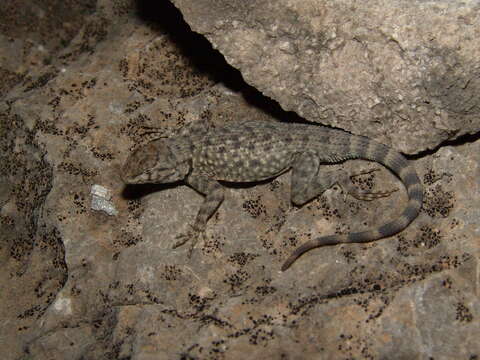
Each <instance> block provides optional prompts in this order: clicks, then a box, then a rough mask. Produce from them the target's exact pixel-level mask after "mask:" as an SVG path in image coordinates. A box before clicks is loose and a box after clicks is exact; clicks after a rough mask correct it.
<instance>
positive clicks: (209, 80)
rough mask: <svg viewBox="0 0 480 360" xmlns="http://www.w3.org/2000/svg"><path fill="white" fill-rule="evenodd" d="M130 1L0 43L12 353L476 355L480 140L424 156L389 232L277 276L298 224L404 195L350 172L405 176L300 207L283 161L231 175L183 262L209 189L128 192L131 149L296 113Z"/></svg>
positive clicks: (1, 310) (6, 323)
mask: <svg viewBox="0 0 480 360" xmlns="http://www.w3.org/2000/svg"><path fill="white" fill-rule="evenodd" d="M32 3H33V2H32ZM32 3H30V2H29V3H28V4H27V5H25V6H31V4H32ZM40 3H41V2H40ZM151 4H153V3H151ZM240 4H247V3H246V2H245V3H239V6H240ZM134 5H135V4H134V3H129V2H128V1H110V0H104V1H99V3H98V7H97V8H95V9H89V11H87V13H85V12H84V11H80V12H79V13H78V14H77V16H78V17H79V18H77V17H75V16H71V17H69V16H65V18H68V19H76V20H70V21H72V22H74V23H75V24H82V25H78V32H77V33H76V35H75V36H73V37H72V38H71V40H69V42H68V43H67V44H65V45H64V47H61V48H60V49H58V48H57V47H56V46H54V45H52V46H48V44H55V37H56V36H57V35H56V32H55V31H50V33H48V32H46V33H44V32H42V34H43V35H44V36H48V35H49V36H50V37H48V39H46V40H41V39H42V37H41V36H39V35H38V34H37V35H36V36H35V37H33V40H30V41H33V44H34V46H26V47H23V45H22V44H23V43H24V42H27V40H26V39H25V36H26V35H25V34H26V33H28V32H19V33H18V34H15V33H14V32H11V33H8V34H7V35H5V34H4V36H5V38H8V37H10V38H12V39H13V40H12V41H10V40H8V41H5V42H1V41H0V46H4V47H2V48H1V49H0V54H5V55H4V57H3V58H2V59H5V61H4V62H2V63H1V64H0V67H3V68H5V69H8V71H5V72H2V74H3V75H4V76H6V77H7V78H8V81H10V83H9V84H10V85H9V87H4V88H3V90H4V91H5V95H4V96H3V97H2V98H1V99H0V134H1V136H0V149H1V152H0V165H1V167H0V170H1V171H0V227H1V231H0V240H1V242H0V317H1V319H2V321H1V322H0V348H1V349H2V358H6V359H16V360H17V359H18V360H20V359H22V360H23V359H27V358H34V359H40V360H42V359H49V360H50V359H65V358H69V359H72V360H73V359H193V358H197V359H237V358H238V359H244V358H245V357H246V354H248V357H251V358H257V357H258V358H288V359H302V358H327V359H328V358H334V359H337V358H357V359H363V358H369V359H372V358H385V359H405V358H408V359H425V358H435V359H448V358H467V359H468V358H472V359H474V358H476V357H478V356H479V355H480V349H479V343H478V340H477V339H478V333H479V332H480V325H479V321H478V319H479V315H480V303H479V300H478V289H479V285H480V284H479V277H478V268H479V262H478V255H479V242H478V238H479V235H480V234H479V228H480V225H479V219H480V216H479V215H480V214H479V211H478V209H479V208H480V203H479V202H480V185H479V181H478V179H479V178H480V168H479V163H480V158H479V156H480V143H479V142H478V141H477V140H476V139H475V138H472V139H470V140H471V141H465V142H463V143H459V142H458V143H457V144H455V146H453V144H451V145H450V146H445V147H442V148H441V149H439V150H438V151H435V152H432V153H431V154H429V155H428V156H418V159H417V160H416V161H415V167H416V168H417V170H418V172H419V175H420V178H421V180H422V182H423V184H424V187H425V199H426V200H425V204H424V207H423V210H422V213H421V214H420V216H419V218H418V219H417V220H416V221H415V222H414V223H413V224H412V225H411V226H409V227H408V228H407V229H406V230H405V231H404V232H402V233H400V234H399V235H397V236H394V237H391V238H389V239H385V240H382V241H378V242H375V243H371V244H364V245H358V244H357V245H343V246H335V247H329V248H323V249H317V250H315V251H312V252H310V253H309V254H306V255H305V256H303V257H302V258H301V259H300V260H299V261H298V262H297V263H295V264H294V266H293V267H292V268H291V269H290V270H289V271H287V272H285V273H281V272H279V268H280V266H281V264H282V262H283V261H284V260H285V258H286V257H287V256H288V255H289V254H290V252H291V251H292V250H293V249H294V248H295V246H297V245H298V244H300V243H302V242H304V241H306V240H307V239H309V238H312V237H316V236H319V235H324V234H327V233H334V232H348V231H352V230H361V229H366V228H370V227H372V226H377V225H379V224H381V223H383V222H384V221H386V220H389V219H391V218H393V217H395V216H397V215H398V214H399V213H400V211H401V208H402V207H403V206H404V205H405V194H404V191H403V188H402V185H401V184H400V183H399V182H398V180H397V179H396V178H395V177H394V176H393V175H391V174H390V173H389V172H388V171H387V170H385V169H382V171H377V172H374V173H371V174H367V175H362V176H359V177H356V178H354V181H355V182H356V184H357V185H358V186H360V187H362V188H363V189H372V188H373V189H375V190H382V189H392V188H398V189H399V191H397V192H395V193H393V194H392V195H391V196H390V197H388V198H383V199H380V200H377V201H374V202H370V203H368V202H367V203H366V202H361V201H357V200H355V199H352V198H350V197H345V196H344V194H343V193H342V192H341V191H340V189H331V190H328V191H327V192H326V193H325V194H324V195H322V196H321V197H319V198H318V199H316V200H315V201H312V202H311V203H309V204H307V205H306V206H304V207H302V208H295V207H293V206H292V205H291V203H290V200H289V188H290V181H289V174H288V173H287V174H284V175H283V176H281V177H280V178H278V179H276V180H274V181H273V182H270V183H262V184H258V185H257V186H252V187H233V188H231V189H229V190H228V191H227V192H226V199H225V202H224V204H223V205H222V206H221V208H220V209H219V212H218V214H217V215H216V216H214V218H213V219H211V220H210V222H209V224H208V227H207V239H206V241H205V242H200V243H199V244H198V245H197V247H196V249H195V250H194V253H193V256H192V258H190V259H189V258H188V257H187V252H188V248H187V247H184V248H179V249H176V250H172V248H171V247H172V244H173V243H174V242H175V236H176V235H177V234H179V233H182V232H184V231H186V230H187V229H188V224H189V223H191V222H192V221H193V218H194V216H195V214H196V212H197V211H198V208H199V206H200V203H201V201H202V196H201V195H199V194H197V193H195V192H194V191H193V190H192V189H190V188H188V187H185V186H138V187H137V186H131V187H128V188H125V186H124V185H123V183H122V181H121V179H120V177H119V168H120V166H121V165H122V164H123V162H124V161H125V158H126V157H127V155H128V153H129V151H130V150H131V148H132V147H133V146H135V145H136V144H137V143H139V142H143V141H146V140H148V138H149V134H150V132H152V131H153V132H155V131H162V132H169V131H172V130H175V129H179V128H181V127H182V126H184V125H185V124H186V123H189V122H194V121H208V122H211V123H212V125H213V126H216V125H227V126H228V124H229V123H235V122H238V121H242V120H244V119H256V120H257V121H277V120H278V119H276V118H275V117H280V118H288V117H290V116H291V114H285V113H284V112H282V110H281V109H280V108H279V107H278V106H276V105H275V103H274V102H273V101H270V100H269V99H267V98H265V97H263V96H262V95H261V94H259V93H258V92H256V91H255V89H253V88H251V87H249V86H247V85H246V84H245V83H243V82H242V81H241V79H240V78H239V74H238V72H237V71H236V70H234V69H233V68H231V67H229V66H228V65H227V64H226V63H224V62H222V58H221V56H220V55H219V53H218V52H215V51H213V50H212V49H211V47H210V46H209V44H208V42H207V41H206V40H205V39H204V38H203V37H202V36H200V35H198V34H194V33H193V32H191V30H190V29H189V27H188V26H187V25H186V24H185V23H184V22H183V21H182V19H181V15H180V13H179V12H177V11H176V10H175V8H174V7H173V6H172V5H171V4H170V3H168V2H161V3H158V4H157V5H156V6H153V8H152V7H148V6H147V5H148V4H146V3H142V4H141V5H142V6H141V7H140V8H138V7H136V6H134ZM137 6H138V4H137ZM143 6H144V7H143ZM243 6H247V5H243ZM20 10H21V9H18V13H19V14H24V13H25V11H26V10H24V11H20ZM139 13H140V14H141V15H142V17H139V15H138V14H139ZM45 14H49V13H48V12H45ZM145 18H147V20H148V21H145ZM47 20H48V19H43V20H42V21H47ZM11 21H12V22H14V20H13V19H12V20H11ZM52 23H54V24H55V23H57V19H52ZM45 26H46V25H45ZM57 26H59V27H60V28H59V29H58V31H61V28H62V27H63V26H65V24H64V23H63V22H60V23H59V24H58V25H57ZM39 28H42V29H43V27H41V26H40V27H39ZM46 28H48V29H51V27H49V26H46ZM32 31H33V30H32ZM37 36H39V37H37ZM39 39H40V40H39ZM66 39H67V38H66ZM36 41H38V43H37V42H36ZM42 44H43V45H44V49H46V50H45V51H43V50H42V51H40V52H39V51H38V49H39V45H42ZM4 49H6V50H4ZM9 49H10V50H9ZM19 49H23V51H20V50H19ZM16 54H23V56H19V57H18V65H19V66H18V67H15V66H13V65H14V64H15V56H16ZM32 59H35V61H33V60H32ZM29 64H30V65H29ZM25 69H28V71H26V70H25ZM274 115H275V116H274ZM375 166H376V165H374V164H369V163H367V162H362V161H355V162H349V163H347V164H344V165H341V166H340V167H344V168H346V169H347V170H349V171H351V172H352V173H358V172H359V171H361V170H363V169H370V168H372V167H375ZM378 168H381V167H380V166H378Z"/></svg>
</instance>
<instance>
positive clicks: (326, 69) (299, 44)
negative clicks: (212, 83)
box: [172, 0, 480, 154]
mask: <svg viewBox="0 0 480 360" xmlns="http://www.w3.org/2000/svg"><path fill="white" fill-rule="evenodd" d="M172 2H173V3H174V4H175V5H176V6H177V7H178V8H179V9H180V10H181V11H182V14H183V16H184V17H185V20H186V21H187V22H188V24H189V25H190V26H191V27H192V29H193V30H194V31H197V32H199V33H201V34H204V35H205V36H206V37H207V38H208V39H209V40H210V41H211V43H212V44H213V45H214V47H215V48H217V49H218V50H219V51H220V52H221V53H222V54H223V55H224V56H225V59H226V60H227V61H228V62H229V63H230V64H231V65H232V66H234V67H235V68H237V69H239V70H240V71H241V72H242V76H243V77H244V79H245V80H246V81H247V82H248V83H249V84H251V85H252V86H254V87H255V88H257V89H259V90H260V91H261V92H262V93H263V94H265V95H267V96H269V97H271V98H272V99H275V100H276V101H278V102H279V103H280V105H281V106H282V107H283V108H284V109H285V110H292V111H295V112H296V113H297V114H299V115H300V116H302V117H304V118H305V119H307V120H310V121H313V122H319V123H323V124H327V125H332V126H336V127H340V128H343V129H346V130H349V131H351V132H353V133H355V134H361V135H366V136H369V137H373V138H375V139H377V140H379V141H380V142H383V143H387V144H391V145H393V146H394V147H395V148H397V149H399V150H401V151H403V152H406V153H410V154H413V153H417V152H419V151H423V150H426V149H433V148H436V147H437V146H438V145H439V144H440V143H441V142H442V141H445V140H452V139H456V138H458V137H459V136H462V135H464V134H472V133H475V132H478V131H479V129H480V120H479V118H480V95H479V94H480V75H479V69H480V65H479V63H478V59H479V58H480V42H479V41H478V39H479V36H480V13H479V11H478V2H476V1H467V2H463V1H422V0H418V1H396V0H387V1H385V0H374V1H355V0H342V1H317V0H308V1H292V0H279V1H261V0H252V1H242V0H238V1H233V2H232V1H230V0H219V1H210V0H196V1H189V0H172Z"/></svg>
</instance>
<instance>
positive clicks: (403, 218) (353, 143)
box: [281, 136, 423, 271]
mask: <svg viewBox="0 0 480 360" xmlns="http://www.w3.org/2000/svg"><path fill="white" fill-rule="evenodd" d="M349 140H350V144H349V152H348V153H349V155H348V156H347V157H348V158H351V159H357V158H358V159H366V160H371V161H375V162H378V163H380V164H382V165H384V166H386V167H387V168H389V169H390V170H391V171H393V173H395V175H397V176H398V177H399V178H400V180H401V181H402V182H403V184H404V186H405V188H406V189H407V193H408V203H407V206H406V208H405V209H404V210H403V212H402V214H401V215H400V216H399V217H398V218H397V219H396V220H394V221H391V222H388V223H386V224H384V225H382V226H380V227H379V228H376V229H373V230H367V231H361V232H353V233H350V234H343V235H327V236H321V237H318V238H316V239H314V240H311V241H308V242H306V243H305V244H303V245H301V246H300V247H298V248H297V249H296V250H295V251H294V252H293V254H292V255H290V257H289V258H288V259H287V261H285V263H284V264H283V266H282V268H281V270H282V271H285V270H287V269H288V268H289V267H290V266H291V265H292V264H293V263H294V262H295V260H297V259H298V258H299V257H300V256H301V255H303V254H304V253H305V252H307V251H309V250H312V249H314V248H317V247H321V246H325V245H336V244H342V243H343V244H345V243H366V242H370V241H375V240H379V239H382V238H385V237H389V236H392V235H395V234H397V233H399V232H400V231H402V230H404V229H405V228H406V227H407V226H408V225H409V224H410V223H411V222H412V221H413V220H414V219H415V218H416V217H417V216H418V213H419V212H420V209H421V207H422V202H423V188H422V184H421V183H420V180H419V178H418V176H417V173H416V171H415V169H414V167H413V166H412V165H411V164H409V162H408V160H407V159H405V158H404V157H403V156H402V155H401V154H400V153H398V152H397V151H395V150H394V149H392V148H389V147H388V146H386V145H383V144H380V143H377V142H374V141H372V140H369V139H368V138H365V137H361V136H352V137H351V138H350V139H349ZM344 157H345V156H344Z"/></svg>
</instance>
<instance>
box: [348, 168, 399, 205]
mask: <svg viewBox="0 0 480 360" xmlns="http://www.w3.org/2000/svg"><path fill="white" fill-rule="evenodd" d="M379 170H380V169H376V168H375V169H370V170H365V171H361V172H358V173H355V174H353V175H351V176H350V178H353V177H356V176H360V175H366V174H370V173H372V172H375V171H379ZM340 186H341V187H342V188H344V189H345V190H346V192H347V193H348V194H350V195H351V196H353V197H354V198H355V199H358V200H363V201H372V200H375V199H379V198H382V197H387V196H390V194H392V193H394V192H395V191H398V189H397V188H395V189H392V190H386V191H375V192H370V191H363V190H359V189H358V188H357V187H356V186H354V185H353V184H352V183H350V182H349V181H348V180H344V181H342V183H341V185H340Z"/></svg>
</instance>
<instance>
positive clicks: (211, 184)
mask: <svg viewBox="0 0 480 360" xmlns="http://www.w3.org/2000/svg"><path fill="white" fill-rule="evenodd" d="M186 182H187V184H188V185H190V186H191V187H192V188H193V189H195V190H197V191H198V192H199V193H201V194H204V195H205V199H204V201H203V203H202V205H201V206H200V210H199V211H198V214H197V217H196V219H195V222H194V223H193V225H192V227H191V229H190V231H188V232H187V233H186V234H181V235H178V236H177V238H178V239H180V240H179V241H178V242H177V243H175V245H174V246H173V248H174V249H175V248H177V247H179V246H182V245H183V244H185V243H186V242H187V241H189V240H191V241H192V242H191V245H190V251H189V256H191V254H192V251H193V248H194V247H195V244H196V243H197V241H198V239H199V238H202V239H203V238H204V237H205V228H206V226H207V221H208V219H209V218H210V217H211V216H212V215H213V214H215V211H217V209H218V207H219V206H220V204H221V203H222V201H223V199H224V188H223V187H222V186H221V185H220V183H218V182H217V181H215V180H212V179H211V178H208V177H206V176H203V175H196V174H191V175H189V176H188V177H187V179H186Z"/></svg>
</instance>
